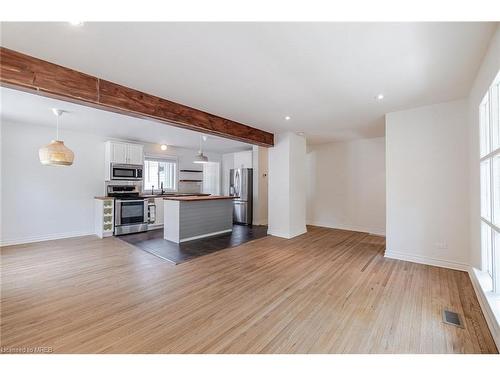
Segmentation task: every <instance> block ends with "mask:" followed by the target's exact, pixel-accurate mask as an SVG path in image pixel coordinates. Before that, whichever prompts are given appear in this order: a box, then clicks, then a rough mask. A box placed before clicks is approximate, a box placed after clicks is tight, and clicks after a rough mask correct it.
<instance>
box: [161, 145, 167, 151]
mask: <svg viewBox="0 0 500 375" xmlns="http://www.w3.org/2000/svg"><path fill="white" fill-rule="evenodd" d="M167 148H168V146H167V145H161V146H160V149H161V150H162V151H166V150H167Z"/></svg>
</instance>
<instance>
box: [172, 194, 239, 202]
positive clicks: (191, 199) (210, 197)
mask: <svg viewBox="0 0 500 375" xmlns="http://www.w3.org/2000/svg"><path fill="white" fill-rule="evenodd" d="M234 198H237V197H228V196H225V195H208V196H193V195H191V196H186V197H165V198H163V199H164V200H167V201H181V202H194V201H214V200H219V199H234Z"/></svg>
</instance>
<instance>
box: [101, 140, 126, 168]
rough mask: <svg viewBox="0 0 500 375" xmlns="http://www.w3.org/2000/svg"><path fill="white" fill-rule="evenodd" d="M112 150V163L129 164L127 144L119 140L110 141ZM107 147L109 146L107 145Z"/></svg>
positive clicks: (110, 159)
mask: <svg viewBox="0 0 500 375" xmlns="http://www.w3.org/2000/svg"><path fill="white" fill-rule="evenodd" d="M108 143H109V150H110V158H109V161H110V163H120V164H127V159H128V154H127V144H126V143H118V142H108ZM106 149H107V147H106Z"/></svg>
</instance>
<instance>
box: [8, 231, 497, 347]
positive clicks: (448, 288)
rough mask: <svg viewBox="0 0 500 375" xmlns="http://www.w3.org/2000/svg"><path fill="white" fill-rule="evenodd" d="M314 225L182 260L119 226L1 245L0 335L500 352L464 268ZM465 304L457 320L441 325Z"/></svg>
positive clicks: (25, 341)
mask: <svg viewBox="0 0 500 375" xmlns="http://www.w3.org/2000/svg"><path fill="white" fill-rule="evenodd" d="M384 248H385V243H384V238H382V237H377V236H370V235H367V234H364V233H359V232H349V231H342V230H334V229H326V228H319V227H309V232H308V233H306V234H304V235H302V236H299V237H297V238H294V239H292V240H285V239H280V238H277V237H272V236H268V237H264V238H261V239H258V240H255V241H252V242H248V243H246V244H244V245H241V246H239V247H235V248H231V249H226V250H221V251H218V252H216V253H213V254H209V255H206V256H203V257H199V258H197V259H194V260H192V261H189V262H186V263H183V264H181V265H177V266H175V265H172V264H170V263H168V262H165V261H163V260H162V259H159V258H157V257H155V256H153V255H151V254H148V253H146V252H144V251H141V250H139V249H136V248H134V247H133V246H131V245H129V244H127V243H125V242H124V241H121V240H118V239H116V238H107V239H104V240H100V239H98V238H96V237H80V238H74V239H65V240H57V241H50V242H41V243H36V244H29V245H18V246H10V247H4V248H2V249H1V261H2V262H1V275H2V280H1V292H2V295H1V346H2V347H3V348H23V347H39V346H42V347H51V348H52V349H53V351H54V352H55V353H496V348H495V345H494V343H493V340H492V337H491V335H490V332H489V331H488V328H487V326H486V322H485V320H484V317H483V315H482V313H481V310H480V308H479V304H478V302H477V299H476V297H475V295H474V292H473V289H472V285H471V283H470V280H469V278H468V275H467V274H466V273H465V272H460V271H453V270H448V269H444V268H437V267H431V266H425V265H420V264H415V263H409V262H403V261H399V260H392V259H386V258H384V257H383V250H384ZM444 308H449V309H452V310H454V311H457V312H458V313H460V314H461V315H462V316H463V318H464V321H465V329H461V328H457V327H454V326H451V325H447V324H444V323H442V310H443V309H444Z"/></svg>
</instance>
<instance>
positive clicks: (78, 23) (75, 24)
mask: <svg viewBox="0 0 500 375" xmlns="http://www.w3.org/2000/svg"><path fill="white" fill-rule="evenodd" d="M68 23H69V24H70V25H71V26H83V21H69V22H68Z"/></svg>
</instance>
